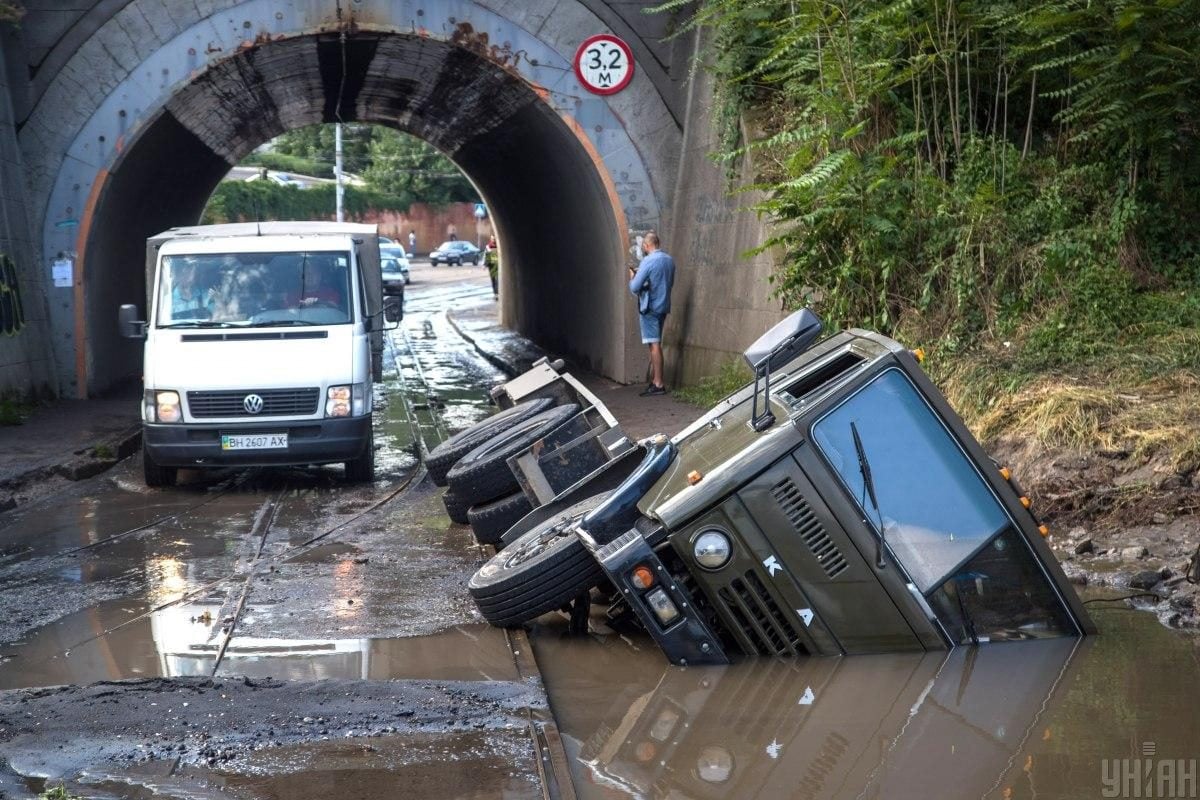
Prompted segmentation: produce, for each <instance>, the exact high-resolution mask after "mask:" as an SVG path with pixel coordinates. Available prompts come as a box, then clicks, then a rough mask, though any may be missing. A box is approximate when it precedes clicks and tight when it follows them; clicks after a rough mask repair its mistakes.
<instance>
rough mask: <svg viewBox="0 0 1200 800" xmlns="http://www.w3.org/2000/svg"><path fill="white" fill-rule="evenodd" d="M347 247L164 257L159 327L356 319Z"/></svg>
mask: <svg viewBox="0 0 1200 800" xmlns="http://www.w3.org/2000/svg"><path fill="white" fill-rule="evenodd" d="M350 297H351V293H350V256H349V254H348V253H344V252H331V251H314V252H299V253H219V254H209V253H206V254H203V255H171V256H163V258H162V263H161V265H160V267H159V279H158V313H157V320H156V323H155V324H156V325H157V327H160V328H164V327H174V328H186V327H233V326H237V327H254V326H265V325H344V324H348V323H349V322H350V321H351V312H350V307H351V304H350V303H349V298H350Z"/></svg>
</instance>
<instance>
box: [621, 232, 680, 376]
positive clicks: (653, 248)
mask: <svg viewBox="0 0 1200 800" xmlns="http://www.w3.org/2000/svg"><path fill="white" fill-rule="evenodd" d="M642 246H643V247H644V248H645V250H646V257H645V258H643V259H642V263H641V264H640V265H638V268H637V270H636V271H635V270H634V269H633V267H630V268H629V291H630V292H631V293H632V294H633V296H634V297H636V298H637V299H638V319H639V323H640V326H641V329H642V344H645V345H649V346H650V376H651V377H650V385H649V386H647V387H646V389H645V391H643V392H642V396H643V397H647V396H650V395H656V394H666V393H667V389H666V387H665V386H664V385H663V353H662V331H663V322H664V321H665V320H666V318H667V314H668V313H669V312H670V311H671V286H672V285H673V284H674V283H675V259H673V258H671V257H670V256H669V255H667V254H666V253H664V252H663V251H662V249H661V248H662V244H661V243H660V242H659V240H658V234H657V233H654V232H653V231H651V232H650V233H647V234H646V236H645V238H644V239H643V240H642Z"/></svg>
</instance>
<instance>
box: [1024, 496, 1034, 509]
mask: <svg viewBox="0 0 1200 800" xmlns="http://www.w3.org/2000/svg"><path fill="white" fill-rule="evenodd" d="M1021 505H1023V506H1025V507H1026V508H1029V507H1030V506H1031V505H1033V501H1032V500H1030V499H1029V498H1028V497H1022V498H1021Z"/></svg>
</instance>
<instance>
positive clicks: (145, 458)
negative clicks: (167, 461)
mask: <svg viewBox="0 0 1200 800" xmlns="http://www.w3.org/2000/svg"><path fill="white" fill-rule="evenodd" d="M142 475H143V477H144V478H145V480H146V485H147V486H150V487H153V488H156V489H157V488H159V487H163V486H174V485H175V480H176V478H178V477H179V469H178V468H177V467H164V466H162V465H161V464H159V463H158V462H157V461H155V460H154V459H153V458H152V457H151V456H150V452H149V451H148V450H146V445H145V444H144V443H143V444H142Z"/></svg>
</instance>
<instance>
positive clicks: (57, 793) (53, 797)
mask: <svg viewBox="0 0 1200 800" xmlns="http://www.w3.org/2000/svg"><path fill="white" fill-rule="evenodd" d="M38 800H83V798H82V797H80V796H79V795H77V794H71V793H70V792H68V791H67V787H66V786H64V785H63V784H61V783H60V784H59V785H58V786H54V787H52V788H50V789H47V790H46V791H44V792H42V793H41V794H39V795H38Z"/></svg>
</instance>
